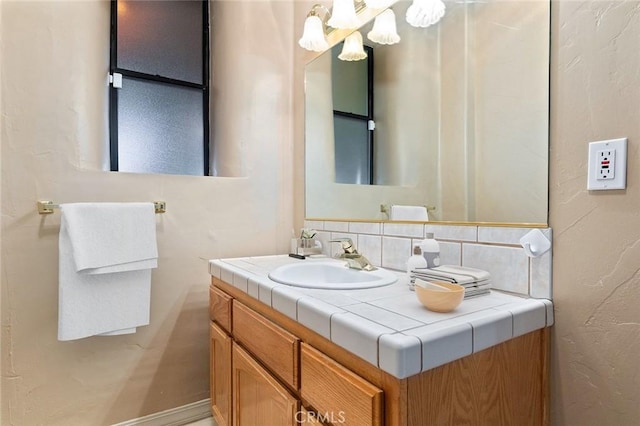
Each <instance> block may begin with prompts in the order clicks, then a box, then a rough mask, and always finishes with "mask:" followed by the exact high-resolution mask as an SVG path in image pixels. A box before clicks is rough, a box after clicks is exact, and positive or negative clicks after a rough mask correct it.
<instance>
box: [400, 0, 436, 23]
mask: <svg viewBox="0 0 640 426" xmlns="http://www.w3.org/2000/svg"><path fill="white" fill-rule="evenodd" d="M444 10H445V5H444V3H443V2H442V0H413V3H411V6H409V8H408V9H407V15H406V18H407V22H408V23H409V25H411V26H413V27H419V28H425V27H428V26H430V25H433V24H435V23H436V22H438V21H439V20H440V18H442V17H443V16H444Z"/></svg>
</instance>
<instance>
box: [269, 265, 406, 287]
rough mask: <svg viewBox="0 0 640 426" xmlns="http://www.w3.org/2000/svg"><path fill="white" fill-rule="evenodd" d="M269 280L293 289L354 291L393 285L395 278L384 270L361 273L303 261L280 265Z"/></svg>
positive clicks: (335, 266) (336, 266)
mask: <svg viewBox="0 0 640 426" xmlns="http://www.w3.org/2000/svg"><path fill="white" fill-rule="evenodd" d="M269 278H270V279H272V280H273V281H276V282H279V283H281V284H287V285H290V286H294V287H307V288H323V289H355V288H371V287H382V286H385V285H389V284H393V283H394V282H396V281H397V280H398V276H397V275H396V274H395V273H393V272H391V271H387V270H386V269H380V268H378V269H376V270H375V271H360V270H357V269H349V268H347V267H346V266H345V264H344V263H342V262H313V261H303V262H300V263H292V264H289V265H283V266H280V267H278V268H276V269H274V270H273V271H271V273H269Z"/></svg>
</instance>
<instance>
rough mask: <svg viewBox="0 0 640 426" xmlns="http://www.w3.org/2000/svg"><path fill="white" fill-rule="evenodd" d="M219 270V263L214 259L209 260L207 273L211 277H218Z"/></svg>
mask: <svg viewBox="0 0 640 426" xmlns="http://www.w3.org/2000/svg"><path fill="white" fill-rule="evenodd" d="M221 272H222V271H221V269H220V265H219V264H218V263H217V261H216V260H211V261H209V274H210V275H211V276H212V277H216V278H220V274H221Z"/></svg>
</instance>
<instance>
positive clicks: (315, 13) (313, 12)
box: [307, 3, 331, 26]
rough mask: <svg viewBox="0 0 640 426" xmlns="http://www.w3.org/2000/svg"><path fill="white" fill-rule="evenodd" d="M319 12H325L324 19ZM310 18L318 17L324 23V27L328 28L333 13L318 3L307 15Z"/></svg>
mask: <svg viewBox="0 0 640 426" xmlns="http://www.w3.org/2000/svg"><path fill="white" fill-rule="evenodd" d="M319 10H320V11H321V12H324V17H322V16H320V12H319ZM309 16H317V17H318V18H320V20H321V21H322V24H323V25H324V26H327V21H328V20H329V18H331V11H330V10H329V9H327V7H326V6H324V5H322V4H319V3H316V4H314V5H313V6H311V10H310V11H309V13H307V18H308V17H309Z"/></svg>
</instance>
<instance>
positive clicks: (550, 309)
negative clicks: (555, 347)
mask: <svg viewBox="0 0 640 426" xmlns="http://www.w3.org/2000/svg"><path fill="white" fill-rule="evenodd" d="M538 300H539V301H541V302H542V303H544V305H545V307H546V308H547V327H551V326H552V325H553V323H554V315H553V302H552V301H551V300H547V299H538Z"/></svg>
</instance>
